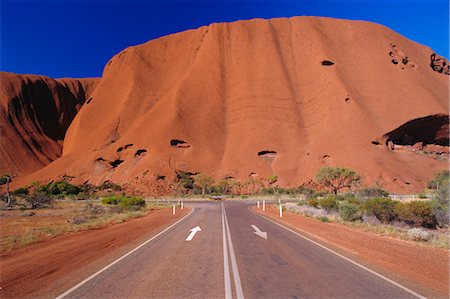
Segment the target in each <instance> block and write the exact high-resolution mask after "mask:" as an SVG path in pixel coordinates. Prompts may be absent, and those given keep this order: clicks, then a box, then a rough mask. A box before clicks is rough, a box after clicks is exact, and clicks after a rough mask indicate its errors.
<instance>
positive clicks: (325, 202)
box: [318, 194, 339, 212]
mask: <svg viewBox="0 0 450 299" xmlns="http://www.w3.org/2000/svg"><path fill="white" fill-rule="evenodd" d="M318 202H319V206H320V207H321V208H322V209H324V210H326V211H327V212H332V211H338V209H339V207H338V205H339V204H338V198H337V196H334V195H331V194H330V195H328V196H327V197H324V198H321V199H319V200H318Z"/></svg>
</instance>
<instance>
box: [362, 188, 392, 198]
mask: <svg viewBox="0 0 450 299" xmlns="http://www.w3.org/2000/svg"><path fill="white" fill-rule="evenodd" d="M357 194H358V196H359V197H362V198H380V197H388V196H389V192H387V191H386V190H384V189H382V188H379V187H369V188H363V189H360V190H358V193H357Z"/></svg>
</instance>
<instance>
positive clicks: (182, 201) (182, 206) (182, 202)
mask: <svg viewBox="0 0 450 299" xmlns="http://www.w3.org/2000/svg"><path fill="white" fill-rule="evenodd" d="M183 208H184V207H183V201H181V209H183Z"/></svg>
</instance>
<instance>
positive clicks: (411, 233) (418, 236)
mask: <svg viewBox="0 0 450 299" xmlns="http://www.w3.org/2000/svg"><path fill="white" fill-rule="evenodd" d="M408 237H409V238H410V239H411V240H413V241H422V242H428V241H429V240H430V239H431V235H430V233H429V232H427V231H425V230H423V229H420V228H412V229H410V230H408Z"/></svg>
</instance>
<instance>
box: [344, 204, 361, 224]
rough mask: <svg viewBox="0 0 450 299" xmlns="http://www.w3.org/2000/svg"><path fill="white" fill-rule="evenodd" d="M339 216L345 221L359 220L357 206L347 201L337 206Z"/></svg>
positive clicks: (359, 214) (359, 215)
mask: <svg viewBox="0 0 450 299" xmlns="http://www.w3.org/2000/svg"><path fill="white" fill-rule="evenodd" d="M339 216H341V218H342V219H343V220H345V221H355V220H358V219H360V218H361V213H360V210H359V206H358V205H357V204H354V203H350V202H348V201H343V202H341V203H340V204H339Z"/></svg>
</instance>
